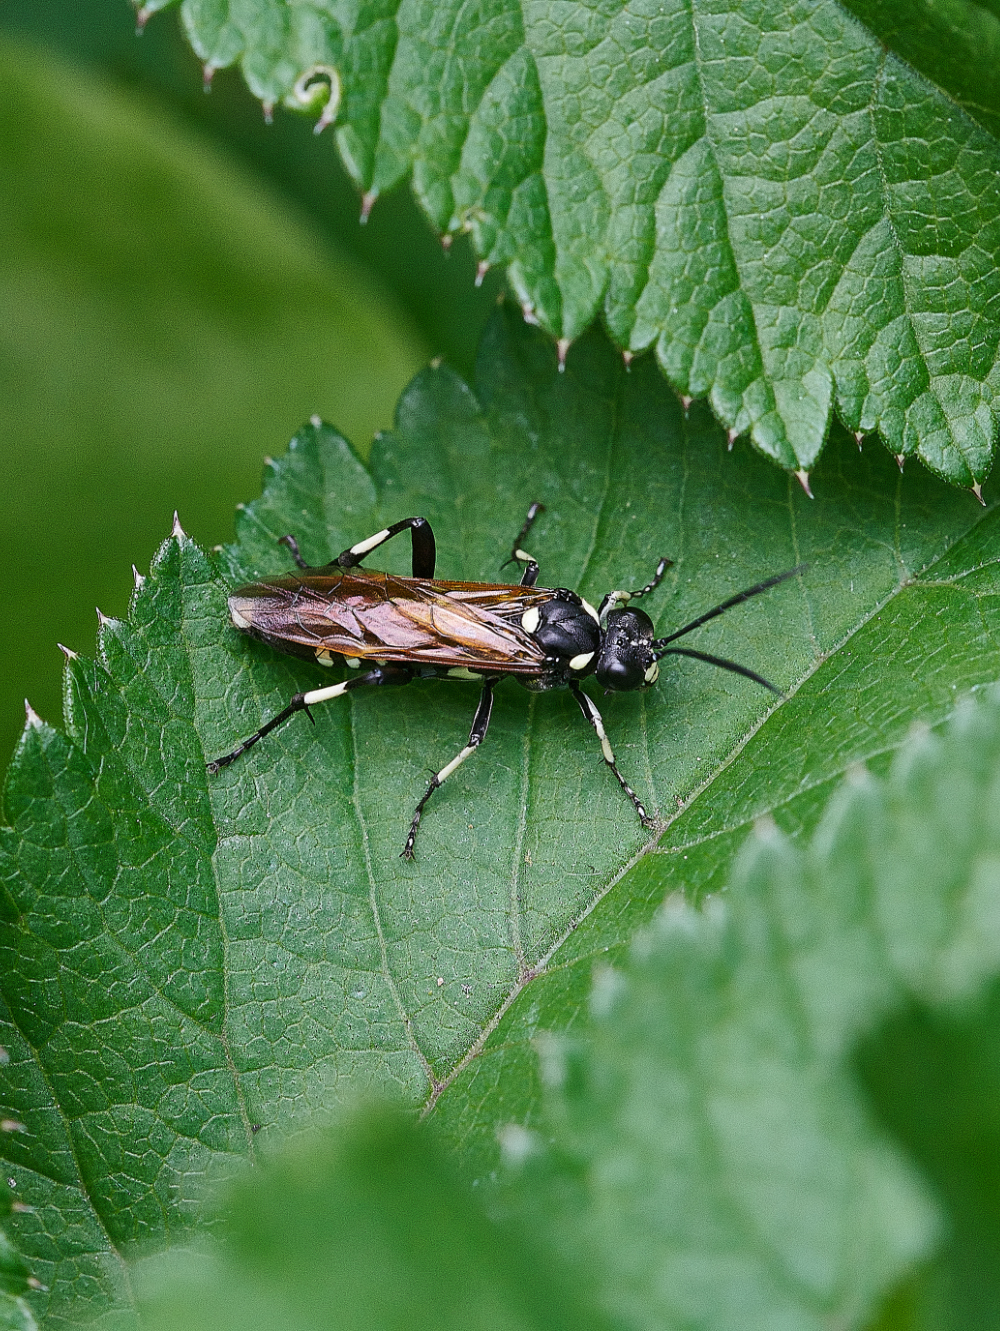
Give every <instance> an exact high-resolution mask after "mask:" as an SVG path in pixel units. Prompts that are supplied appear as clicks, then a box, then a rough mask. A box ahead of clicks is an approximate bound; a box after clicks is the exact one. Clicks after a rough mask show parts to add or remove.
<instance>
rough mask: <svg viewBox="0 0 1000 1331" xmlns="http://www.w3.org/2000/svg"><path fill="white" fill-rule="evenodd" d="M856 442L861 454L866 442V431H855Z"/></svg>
mask: <svg viewBox="0 0 1000 1331" xmlns="http://www.w3.org/2000/svg"><path fill="white" fill-rule="evenodd" d="M854 442H855V443H856V444H857V446H858V452H859V453H860V452H861V449H862V446H863V444H864V442H865V434H864V431H863V430H855V431H854Z"/></svg>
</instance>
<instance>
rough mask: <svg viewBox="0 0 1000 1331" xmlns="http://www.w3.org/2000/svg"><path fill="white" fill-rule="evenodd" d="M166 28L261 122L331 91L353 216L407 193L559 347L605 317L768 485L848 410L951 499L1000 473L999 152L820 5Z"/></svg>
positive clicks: (236, 11) (193, 4)
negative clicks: (279, 107)
mask: <svg viewBox="0 0 1000 1331" xmlns="http://www.w3.org/2000/svg"><path fill="white" fill-rule="evenodd" d="M160 7H162V6H161V5H160V4H159V3H153V4H151V5H149V6H147V7H146V11H144V12H151V11H152V10H153V9H157V8H160ZM858 8H859V11H860V12H861V13H862V14H863V15H865V16H868V13H869V10H871V17H872V19H873V21H876V22H877V23H879V22H880V23H881V26H886V22H887V20H886V18H885V16H884V15H881V13H880V11H879V10H878V7H877V6H874V5H871V6H862V5H860V4H859V6H858ZM953 8H954V6H953ZM960 8H961V10H962V11H963V12H964V11H966V10H972V9H974V6H971V5H963V6H960ZM181 12H182V15H183V19H184V23H185V26H186V28H187V31H188V34H189V36H190V38H191V41H192V44H193V45H194V48H195V50H196V51H197V53H198V55H199V56H200V57H201V59H202V60H203V61H205V62H206V64H207V65H209V66H211V67H216V66H225V65H230V64H233V63H235V62H239V63H240V66H241V68H242V70H243V73H244V75H245V77H246V79H247V82H248V84H249V86H250V88H251V90H252V91H253V92H254V93H255V94H256V95H257V96H258V97H260V98H261V99H262V101H264V102H265V103H266V104H274V103H275V102H278V101H281V100H284V101H286V102H288V103H289V104H291V105H301V104H302V103H303V100H304V101H305V102H307V103H308V102H309V99H310V97H311V96H315V95H317V94H316V93H315V90H314V91H313V93H309V92H308V91H307V90H305V83H308V82H309V80H310V79H316V78H319V79H321V80H322V86H323V88H324V89H325V88H326V87H327V86H328V85H331V86H332V87H333V89H334V93H333V94H332V98H331V103H330V105H329V106H328V107H327V111H326V112H325V113H324V114H329V115H334V114H335V115H336V135H337V142H338V146H339V148H340V151H341V154H342V156H343V158H344V161H345V163H346V164H347V167H348V169H349V170H350V171H351V173H352V174H353V176H354V178H355V179H356V180H357V182H358V184H359V186H360V187H361V188H362V189H363V190H364V191H365V194H366V198H367V200H368V201H369V203H370V201H371V200H372V199H374V198H375V197H377V196H378V195H379V194H381V193H383V192H384V191H386V190H387V189H390V188H391V187H392V186H393V185H395V184H396V183H398V182H399V181H400V180H401V179H402V178H403V177H404V176H405V175H407V174H411V175H412V179H413V186H414V189H415V191H416V194H417V197H418V199H419V200H420V202H421V204H422V206H423V207H424V209H425V210H426V212H427V214H428V216H429V218H430V219H431V221H432V223H433V224H434V226H435V227H436V228H437V229H438V230H439V231H440V232H442V233H444V232H452V231H456V230H466V231H469V232H471V234H472V237H473V241H474V244H475V246H476V249H477V251H478V252H479V254H480V255H481V256H482V261H483V263H484V264H487V265H503V266H505V267H506V268H507V269H508V273H509V276H510V280H511V282H512V284H513V286H514V289H515V291H516V292H517V294H518V298H519V299H520V301H521V303H522V305H523V307H524V309H525V312H526V314H527V315H528V316H529V317H530V318H531V319H532V320H537V321H538V322H539V323H541V324H542V325H543V326H544V327H545V328H547V329H548V330H549V331H550V332H552V333H553V334H554V335H555V336H557V337H559V338H561V339H565V340H566V341H572V340H573V339H575V338H577V337H579V335H580V334H581V333H582V332H583V330H584V329H585V328H586V327H587V326H588V324H590V323H591V322H592V321H593V320H594V319H595V317H597V316H598V315H599V314H600V315H601V316H602V317H603V319H604V320H605V322H606V324H607V326H608V328H609V329H610V331H611V333H612V335H613V336H614V338H615V339H616V341H617V342H618V344H619V345H620V346H621V347H623V348H627V349H628V350H630V351H633V352H634V351H640V350H644V349H646V348H649V347H652V348H655V352H656V356H657V358H658V360H659V362H660V364H661V366H662V367H663V369H664V371H665V373H666V374H667V376H668V378H669V379H670V381H671V383H673V384H674V386H675V387H676V388H677V389H678V390H679V391H680V392H681V393H683V394H685V395H687V396H692V397H707V398H708V400H709V402H710V404H711V406H712V409H713V411H714V412H715V414H716V416H717V417H718V419H719V420H720V421H721V422H722V423H723V424H724V425H725V426H726V427H727V428H728V429H730V430H732V431H733V432H734V433H735V434H748V435H749V436H750V438H751V440H752V442H753V444H754V445H755V447H757V448H758V449H760V450H761V451H762V452H764V453H765V454H767V455H768V456H770V457H772V458H773V459H775V460H776V461H777V462H778V463H780V465H781V466H783V467H785V468H788V469H789V470H793V471H794V470H806V471H808V470H810V469H811V468H812V467H813V465H814V463H815V461H816V458H817V457H818V456H819V453H820V451H821V449H822V447H823V444H824V441H825V439H826V436H827V431H828V427H829V424H830V420H831V416H832V414H833V413H834V412H836V414H837V415H838V416H839V418H840V420H841V421H842V422H843V423H844V424H845V425H846V426H847V427H848V428H849V429H851V430H853V431H857V432H859V433H869V432H872V431H878V433H879V434H880V435H881V437H882V438H883V440H884V441H885V443H886V445H887V446H888V447H889V449H890V451H891V452H892V453H893V454H895V455H897V456H903V457H906V456H910V455H911V454H916V455H917V456H919V457H920V458H921V459H922V460H923V461H924V462H925V463H926V464H927V465H928V466H929V467H930V468H931V469H932V470H933V471H935V472H937V473H939V474H940V475H942V476H945V477H947V478H948V479H949V480H951V481H953V482H955V483H958V484H962V485H972V484H973V483H978V482H980V481H981V480H982V479H983V477H984V476H985V475H986V473H987V472H988V470H989V466H990V460H991V457H992V453H993V448H994V443H995V435H996V396H997V391H998V385H1000V369H998V364H997V346H998V341H1000V316H998V313H997V311H998V308H1000V278H998V275H997V265H996V263H995V261H994V260H995V256H996V253H997V250H998V243H1000V230H998V228H1000V221H998V218H1000V186H998V184H997V180H998V169H1000V145H998V143H997V140H996V138H995V137H994V132H993V131H994V129H995V126H994V125H993V122H992V120H991V119H990V118H989V116H987V117H985V119H984V120H983V121H980V120H976V119H974V118H973V117H972V115H970V114H967V113H966V112H965V110H963V109H962V107H961V106H960V105H959V104H958V103H957V102H956V100H955V94H951V95H949V94H948V93H945V92H943V91H942V90H941V88H940V87H939V86H937V84H936V83H935V82H933V81H931V80H932V79H933V78H935V76H937V75H938V74H939V67H940V65H941V61H940V60H935V59H933V58H928V59H925V62H924V63H925V64H927V65H928V67H929V69H930V74H931V78H930V79H929V78H926V77H924V75H923V74H921V73H918V72H917V70H915V69H914V68H913V67H912V66H910V65H909V64H907V63H905V62H904V61H903V60H901V59H900V58H899V57H898V56H897V55H895V54H893V53H892V52H891V51H889V50H888V49H887V48H886V47H885V46H883V44H882V43H881V42H880V41H879V40H878V37H877V36H876V35H875V34H874V33H873V32H872V31H870V30H869V29H868V28H867V27H865V26H864V24H863V23H861V22H859V21H858V19H857V18H855V17H854V16H853V15H852V14H851V13H850V12H848V11H847V10H846V9H845V8H844V6H843V5H841V4H839V3H836V0H819V2H818V3H814V4H793V5H788V4H783V3H779V0H761V3H757V4H754V5H752V6H747V5H746V4H742V3H736V0H699V3H697V4H694V5H691V4H688V3H685V2H683V0H670V3H667V4H663V5H657V6H651V7H647V6H642V5H628V4H624V3H616V4H611V5H604V6H597V7H595V6H587V5H584V4H581V3H572V2H566V3H558V4H551V3H544V2H543V3H529V4H521V3H515V2H514V0H482V2H481V3H478V4H474V5H467V4H463V3H459V2H458V0H449V2H448V3H445V4H442V3H437V2H435V3H430V2H429V0H401V2H400V3H398V4H393V3H385V4H380V5H375V6H372V7H368V8H363V9H361V10H359V9H358V8H357V7H356V6H354V5H347V4H333V5H331V6H330V7H329V8H328V9H324V10H322V11H321V10H319V9H315V8H312V7H307V6H301V5H297V4H292V3H290V2H289V0H257V3H255V4H253V5H250V6H247V5H243V4H241V5H239V6H236V5H230V4H228V3H226V0H211V2H210V3H209V2H207V0H185V2H184V4H183V5H182V9H181ZM934 22H935V23H936V24H937V25H938V26H937V28H935V27H934V26H933V24H932V25H931V32H932V37H931V38H930V39H928V38H927V37H926V36H924V37H922V38H918V39H917V40H916V41H910V43H909V44H908V45H907V47H906V49H907V52H908V53H909V52H910V51H911V48H912V50H913V51H914V52H915V53H916V54H917V55H918V57H919V56H925V57H927V55H928V51H929V49H932V48H933V46H934V39H935V38H936V36H937V33H938V30H939V28H940V23H941V19H940V17H939V18H937V19H935V20H934ZM952 22H954V19H952ZM890 26H891V25H890ZM918 26H919V25H918ZM926 29H927V25H926V24H925V25H924V28H923V29H920V31H921V33H923V32H925V30H926ZM952 72H954V71H952ZM303 80H304V81H305V82H303ZM967 81H968V80H967V77H966V79H965V80H960V81H959V82H961V84H962V86H961V87H959V88H957V89H956V93H957V95H958V97H959V98H960V99H961V98H962V97H963V95H964V99H965V100H966V101H967V100H969V96H968V93H969V89H968V87H967V86H966V85H967ZM952 82H953V83H954V82H955V80H954V79H953V80H952ZM945 86H948V83H947V81H946V82H945ZM319 95H320V96H322V94H319ZM985 96H986V100H987V102H988V101H989V93H988V92H987V93H986V94H985ZM984 124H985V127H984ZM366 206H367V205H366Z"/></svg>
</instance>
